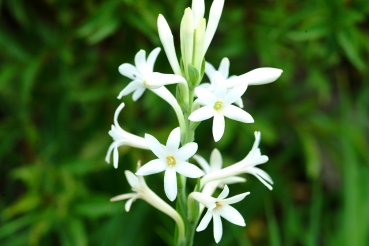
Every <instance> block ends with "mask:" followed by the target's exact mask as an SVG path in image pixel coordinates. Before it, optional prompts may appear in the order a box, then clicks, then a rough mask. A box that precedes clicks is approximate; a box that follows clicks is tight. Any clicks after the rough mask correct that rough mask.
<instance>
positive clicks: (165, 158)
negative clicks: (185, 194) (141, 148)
mask: <svg viewBox="0 0 369 246" xmlns="http://www.w3.org/2000/svg"><path fill="white" fill-rule="evenodd" d="M180 135H181V133H180V129H179V127H177V128H175V129H174V130H173V131H172V132H171V133H170V135H169V137H168V140H167V143H166V146H163V145H162V144H160V142H159V141H158V140H157V139H156V138H155V137H153V136H151V135H149V134H145V140H146V142H147V144H148V146H149V147H150V149H151V150H152V152H153V153H154V154H155V155H156V156H157V157H158V159H155V160H152V161H149V162H148V163H147V164H146V165H144V166H143V167H141V168H140V169H139V170H138V171H137V172H136V175H150V174H154V173H159V172H162V171H164V170H165V175H164V191H165V194H166V195H167V197H168V199H169V200H171V201H174V199H175V198H176V197H177V176H176V173H177V172H178V173H179V174H182V175H183V176H186V177H189V178H199V177H201V176H202V175H204V172H203V171H201V170H200V169H199V168H198V167H196V166H195V165H193V164H191V163H188V162H187V161H186V160H188V159H189V158H190V157H192V156H193V155H194V154H195V153H196V151H197V143H194V142H191V143H187V144H185V145H184V146H182V147H181V148H179V145H180V137H181V136H180Z"/></svg>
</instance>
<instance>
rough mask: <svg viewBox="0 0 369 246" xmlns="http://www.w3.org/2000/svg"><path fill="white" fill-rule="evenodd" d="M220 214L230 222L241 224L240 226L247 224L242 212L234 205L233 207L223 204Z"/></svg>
mask: <svg viewBox="0 0 369 246" xmlns="http://www.w3.org/2000/svg"><path fill="white" fill-rule="evenodd" d="M220 215H221V216H222V217H223V218H224V219H226V220H228V221H229V222H231V223H233V224H235V225H239V226H246V224H245V220H244V219H243V217H242V215H241V214H240V212H238V211H237V210H236V209H235V208H234V207H231V206H229V205H227V204H224V205H223V206H222V209H221V210H220Z"/></svg>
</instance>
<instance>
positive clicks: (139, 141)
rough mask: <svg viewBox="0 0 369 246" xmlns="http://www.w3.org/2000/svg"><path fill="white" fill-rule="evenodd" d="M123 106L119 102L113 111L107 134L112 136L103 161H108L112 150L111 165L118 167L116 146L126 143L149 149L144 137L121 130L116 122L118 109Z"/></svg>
mask: <svg viewBox="0 0 369 246" xmlns="http://www.w3.org/2000/svg"><path fill="white" fill-rule="evenodd" d="M123 108H124V103H121V104H120V105H119V107H118V108H117V110H116V111H115V113H114V125H112V126H111V130H110V131H109V135H110V136H111V137H112V138H113V140H114V141H113V143H112V144H111V145H110V146H109V149H108V152H107V154H106V157H105V161H106V162H107V163H110V155H111V152H112V151H114V152H113V165H114V167H115V168H118V157H119V154H118V147H120V146H122V145H128V146H131V147H135V148H140V149H150V148H149V146H148V144H147V143H146V141H145V139H144V138H142V137H139V136H136V135H134V134H131V133H129V132H126V131H125V130H123V129H122V128H121V127H120V125H119V124H118V116H119V113H120V111H121V110H122V109H123Z"/></svg>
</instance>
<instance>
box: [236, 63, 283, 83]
mask: <svg viewBox="0 0 369 246" xmlns="http://www.w3.org/2000/svg"><path fill="white" fill-rule="evenodd" d="M282 72H283V71H282V70H281V69H278V68H271V67H262V68H257V69H254V70H251V71H250V72H248V73H245V74H243V75H240V76H239V78H240V79H242V80H243V81H245V82H247V83H248V84H249V85H262V84H267V83H271V82H274V81H275V80H276V79H278V78H279V76H281V74H282Z"/></svg>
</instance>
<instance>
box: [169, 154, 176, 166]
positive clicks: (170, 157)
mask: <svg viewBox="0 0 369 246" xmlns="http://www.w3.org/2000/svg"><path fill="white" fill-rule="evenodd" d="M167 163H168V165H169V166H170V167H172V166H174V165H175V164H176V159H174V157H173V156H171V155H168V156H167Z"/></svg>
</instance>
